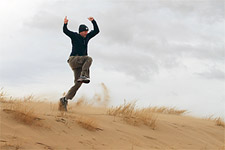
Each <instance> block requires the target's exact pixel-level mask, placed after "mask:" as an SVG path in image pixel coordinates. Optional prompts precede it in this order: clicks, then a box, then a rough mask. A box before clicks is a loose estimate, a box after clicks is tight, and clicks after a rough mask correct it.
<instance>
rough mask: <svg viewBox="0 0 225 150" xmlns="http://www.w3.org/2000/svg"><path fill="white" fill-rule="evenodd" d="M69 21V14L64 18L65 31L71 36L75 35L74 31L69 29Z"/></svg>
mask: <svg viewBox="0 0 225 150" xmlns="http://www.w3.org/2000/svg"><path fill="white" fill-rule="evenodd" d="M68 21H69V20H68V19H67V16H66V17H65V19H64V25H63V32H64V33H65V34H66V35H67V36H69V37H70V38H71V37H72V36H73V32H72V31H70V30H68V28H67V24H68Z"/></svg>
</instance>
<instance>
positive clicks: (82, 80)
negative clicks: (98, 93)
mask: <svg viewBox="0 0 225 150" xmlns="http://www.w3.org/2000/svg"><path fill="white" fill-rule="evenodd" d="M77 82H83V83H89V82H90V79H89V78H87V77H85V76H80V78H79V79H78V80H77Z"/></svg>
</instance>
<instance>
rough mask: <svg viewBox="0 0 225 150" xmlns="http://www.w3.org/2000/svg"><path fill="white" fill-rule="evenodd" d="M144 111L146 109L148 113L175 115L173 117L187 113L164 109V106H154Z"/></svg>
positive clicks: (172, 108) (171, 108)
mask: <svg viewBox="0 0 225 150" xmlns="http://www.w3.org/2000/svg"><path fill="white" fill-rule="evenodd" d="M145 109H147V110H148V111H149V112H155V113H163V114H175V115H181V114H184V113H186V112H187V110H179V109H177V108H175V107H166V106H154V107H148V108H145Z"/></svg>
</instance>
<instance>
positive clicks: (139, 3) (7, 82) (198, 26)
mask: <svg viewBox="0 0 225 150" xmlns="http://www.w3.org/2000/svg"><path fill="white" fill-rule="evenodd" d="M224 5H225V1H224V0H192V1H187V0H89V1H87V0H32V1H31V0H19V1H18V0H0V14H1V19H0V27H1V29H0V86H1V87H4V90H5V91H6V92H7V93H8V94H10V95H14V96H26V95H30V94H33V95H37V96H41V97H45V98H48V99H49V100H52V101H57V100H58V99H59V98H60V97H61V96H62V93H63V92H67V91H68V90H69V89H70V87H71V86H72V85H73V80H74V78H73V72H72V70H71V68H70V67H69V64H68V63H67V62H66V61H67V59H68V57H69V55H70V52H71V43H70V39H69V38H68V37H67V36H66V35H65V34H64V33H63V31H62V27H63V20H64V17H65V16H68V19H69V23H68V28H69V29H70V30H72V31H77V30H78V27H79V25H80V24H82V23H84V24H86V25H87V26H88V27H89V28H90V29H93V27H92V24H91V22H89V21H88V19H87V18H88V17H89V16H93V17H94V18H95V20H96V21H97V23H98V25H99V29H100V33H99V34H98V35H97V36H96V37H94V38H93V39H91V40H90V42H89V55H90V56H91V57H92V58H93V64H92V66H91V83H90V84H89V85H82V87H81V88H80V89H79V91H78V93H77V95H76V97H75V98H74V99H73V101H76V99H77V98H78V97H80V96H82V95H86V96H87V97H92V96H93V95H94V94H95V93H101V83H102V82H103V83H105V85H106V86H107V87H108V89H109V91H110V95H111V105H119V104H122V103H123V101H124V99H126V100H127V101H132V100H137V105H138V106H148V105H153V106H155V105H157V106H175V107H177V108H180V109H188V110H189V111H190V112H191V113H192V114H195V115H199V116H210V115H215V116H222V117H224V116H225V112H224V110H225V92H224V91H225V67H224V66H225V59H224V58H225V57H224V56H225V50H224V42H225V30H224V26H225V21H224V19H225V18H224V14H225V12H224Z"/></svg>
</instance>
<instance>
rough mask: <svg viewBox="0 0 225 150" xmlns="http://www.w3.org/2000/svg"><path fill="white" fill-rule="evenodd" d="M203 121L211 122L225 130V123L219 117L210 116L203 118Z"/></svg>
mask: <svg viewBox="0 0 225 150" xmlns="http://www.w3.org/2000/svg"><path fill="white" fill-rule="evenodd" d="M203 119H204V120H209V121H213V122H214V123H215V125H217V126H221V127H223V128H225V122H224V120H223V119H222V118H221V117H214V115H211V116H209V117H205V118H203Z"/></svg>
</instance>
